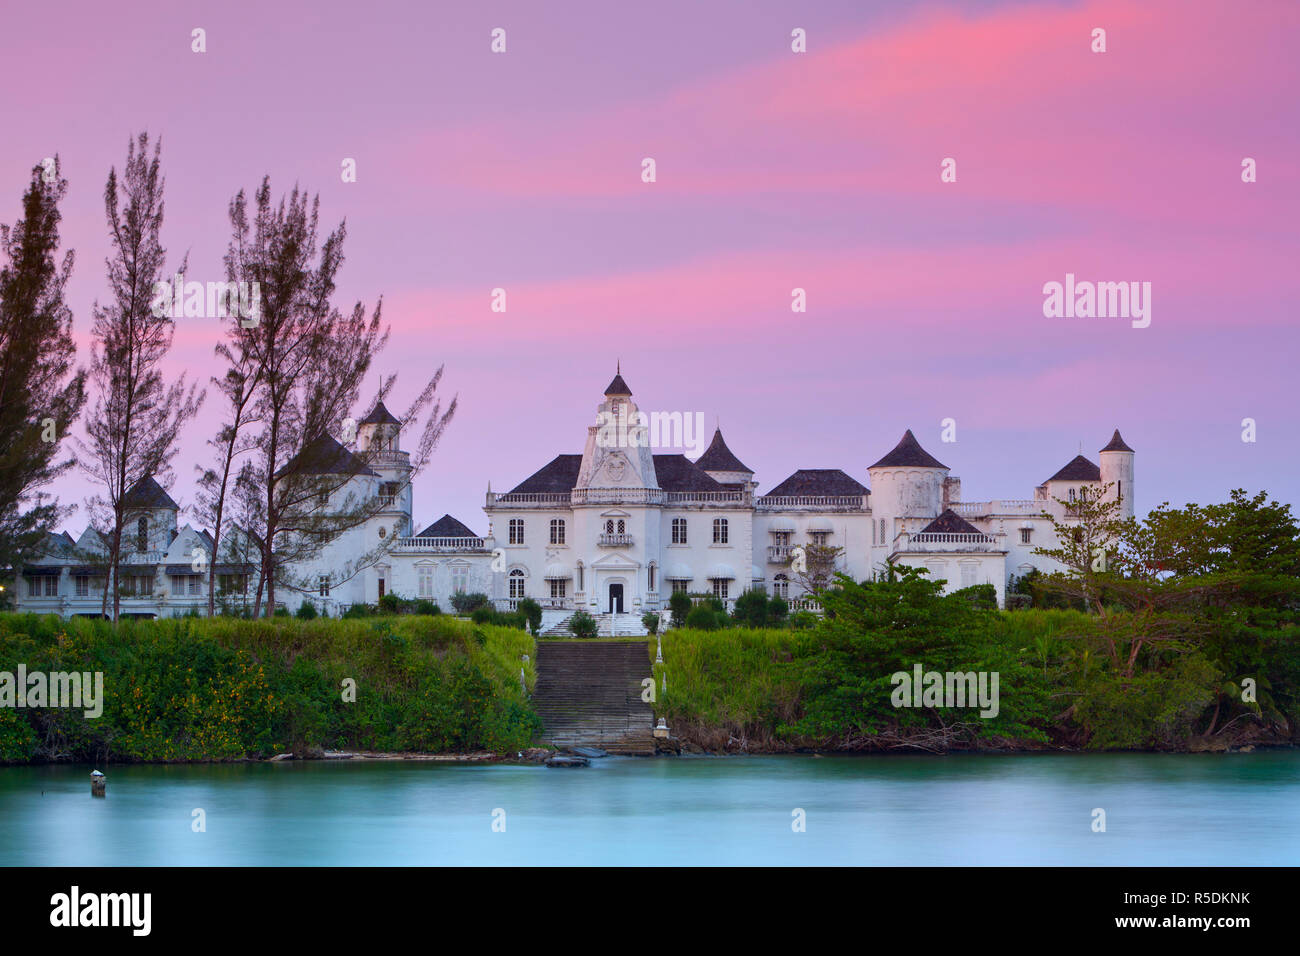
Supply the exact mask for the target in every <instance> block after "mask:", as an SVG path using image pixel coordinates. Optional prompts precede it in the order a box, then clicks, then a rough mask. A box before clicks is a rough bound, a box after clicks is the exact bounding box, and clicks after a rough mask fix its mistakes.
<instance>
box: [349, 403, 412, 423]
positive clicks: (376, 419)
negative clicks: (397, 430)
mask: <svg viewBox="0 0 1300 956" xmlns="http://www.w3.org/2000/svg"><path fill="white" fill-rule="evenodd" d="M358 424H361V425H400V424H402V423H401V421H400V420H399V419H398V418H397V417H396V416H395V415H394V414H393V413H392V412H390V411H389V410H388V409H387V408H385V407H384V403H383V402H375V407H374V408H372V409H371V410H370V414H369V415H367V416H366V417H365V418H363V419H361V421H360V422H359V423H358Z"/></svg>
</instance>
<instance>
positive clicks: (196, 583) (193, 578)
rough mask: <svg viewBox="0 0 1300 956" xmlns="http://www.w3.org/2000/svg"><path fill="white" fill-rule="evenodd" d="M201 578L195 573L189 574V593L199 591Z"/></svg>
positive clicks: (201, 582) (201, 583) (197, 592)
mask: <svg viewBox="0 0 1300 956" xmlns="http://www.w3.org/2000/svg"><path fill="white" fill-rule="evenodd" d="M202 586H203V578H202V577H201V576H200V575H197V574H191V575H189V592H190V594H191V595H194V594H199V593H201V589H202Z"/></svg>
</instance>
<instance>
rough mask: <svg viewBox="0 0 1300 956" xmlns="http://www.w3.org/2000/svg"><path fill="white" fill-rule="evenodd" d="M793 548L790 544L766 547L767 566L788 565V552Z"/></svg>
mask: <svg viewBox="0 0 1300 956" xmlns="http://www.w3.org/2000/svg"><path fill="white" fill-rule="evenodd" d="M794 548H795V546H794V545H792V544H769V545H768V546H767V561H768V563H769V564H789V563H790V552H791V551H793V550H794Z"/></svg>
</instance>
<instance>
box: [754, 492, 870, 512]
mask: <svg viewBox="0 0 1300 956" xmlns="http://www.w3.org/2000/svg"><path fill="white" fill-rule="evenodd" d="M757 507H758V510H759V511H859V512H862V513H864V514H871V508H870V507H868V505H867V496H866V495H763V496H762V497H761V498H759V499H758V502H757Z"/></svg>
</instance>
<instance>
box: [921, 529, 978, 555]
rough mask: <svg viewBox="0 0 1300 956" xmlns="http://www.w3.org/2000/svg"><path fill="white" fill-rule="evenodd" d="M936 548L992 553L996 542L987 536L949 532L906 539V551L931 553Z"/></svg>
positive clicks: (934, 532)
mask: <svg viewBox="0 0 1300 956" xmlns="http://www.w3.org/2000/svg"><path fill="white" fill-rule="evenodd" d="M936 547H938V548H939V550H941V551H992V550H994V549H995V548H996V547H997V540H996V539H994V538H992V537H990V536H989V535H987V534H971V533H969V532H967V533H959V532H950V531H931V532H929V533H928V534H926V533H920V534H914V535H910V536H909V537H908V539H907V550H908V551H933V550H935V548H936Z"/></svg>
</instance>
